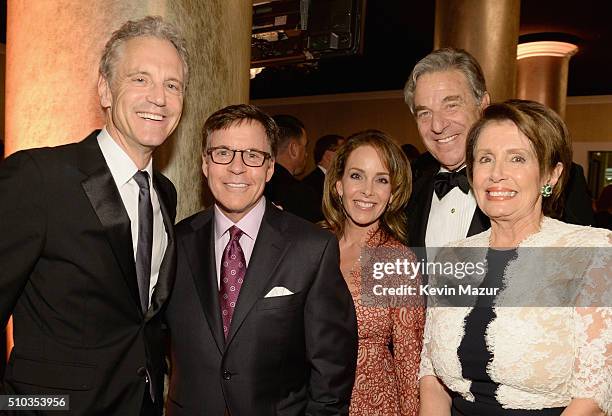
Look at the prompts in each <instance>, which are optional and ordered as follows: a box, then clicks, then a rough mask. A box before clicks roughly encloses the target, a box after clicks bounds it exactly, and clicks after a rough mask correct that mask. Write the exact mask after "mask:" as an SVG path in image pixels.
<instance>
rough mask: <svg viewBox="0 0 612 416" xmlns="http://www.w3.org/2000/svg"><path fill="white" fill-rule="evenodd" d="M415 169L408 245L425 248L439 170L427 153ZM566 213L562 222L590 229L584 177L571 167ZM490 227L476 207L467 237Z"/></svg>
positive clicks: (422, 156) (565, 199) (580, 170)
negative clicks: (417, 174)
mask: <svg viewBox="0 0 612 416" xmlns="http://www.w3.org/2000/svg"><path fill="white" fill-rule="evenodd" d="M415 165H416V166H418V172H419V176H417V177H415V178H414V179H413V184H412V197H411V198H410V201H409V202H408V205H407V206H406V217H407V218H408V242H409V245H410V246H411V247H424V246H425V233H426V231H427V221H428V220H429V211H430V209H431V199H432V197H433V194H434V187H433V184H434V176H435V175H436V173H438V171H439V170H440V164H439V163H438V161H437V160H435V159H434V158H433V157H432V156H431V154H430V153H424V154H423V155H421V156H420V157H419V158H418V159H417V161H416V162H415ZM563 198H564V202H565V209H564V211H563V215H562V217H561V220H562V221H564V222H568V223H571V224H580V225H592V224H593V221H594V219H593V211H592V209H591V205H590V204H591V198H590V196H589V193H588V190H587V185H586V180H585V179H584V173H583V171H582V168H581V167H580V165H576V164H575V163H572V166H571V168H570V177H569V181H568V183H567V186H566V189H565V192H564V194H563ZM490 226H491V221H490V220H489V218H488V217H487V216H486V215H485V214H484V213H483V212H482V211H481V210H480V208H478V207H476V211H475V212H474V216H473V217H472V222H471V224H470V228H469V230H468V234H467V236H466V237H469V236H472V235H474V234H478V233H481V232H483V231H485V230H487V229H488V228H489V227H490Z"/></svg>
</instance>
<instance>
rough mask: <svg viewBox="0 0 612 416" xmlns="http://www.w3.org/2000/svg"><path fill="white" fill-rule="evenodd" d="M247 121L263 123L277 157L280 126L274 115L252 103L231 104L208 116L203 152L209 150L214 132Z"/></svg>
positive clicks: (273, 153) (274, 155)
mask: <svg viewBox="0 0 612 416" xmlns="http://www.w3.org/2000/svg"><path fill="white" fill-rule="evenodd" d="M245 122H248V123H252V122H257V123H259V124H261V126H262V127H263V128H264V130H265V131H266V137H267V139H268V144H269V145H270V151H271V153H272V157H276V152H277V148H278V146H277V143H278V127H277V126H276V123H275V122H274V120H273V119H272V117H270V116H269V115H267V114H266V113H264V112H263V111H261V110H260V109H259V108H257V107H255V106H254V105H250V104H238V105H230V106H227V107H225V108H222V109H221V110H218V111H216V112H214V113H213V114H212V115H211V116H210V117H208V119H207V120H206V122H205V123H204V128H203V129H202V153H205V152H206V150H208V139H209V138H210V135H211V134H212V133H214V132H215V131H218V130H225V129H228V128H230V127H232V126H236V125H240V124H242V123H245Z"/></svg>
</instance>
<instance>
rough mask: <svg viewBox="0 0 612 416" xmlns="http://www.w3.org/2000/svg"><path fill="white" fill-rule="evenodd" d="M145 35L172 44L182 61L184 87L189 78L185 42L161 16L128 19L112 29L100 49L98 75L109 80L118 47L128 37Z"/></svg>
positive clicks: (187, 54)
mask: <svg viewBox="0 0 612 416" xmlns="http://www.w3.org/2000/svg"><path fill="white" fill-rule="evenodd" d="M146 36H149V37H154V38H158V39H162V40H167V41H168V42H170V43H171V44H172V45H173V46H174V48H175V49H176V52H177V53H178V55H179V57H180V58H181V61H182V63H183V76H184V80H183V83H184V85H183V88H186V87H187V83H188V80H189V53H188V52H187V43H186V42H185V39H184V38H183V36H182V35H181V33H180V32H179V30H178V29H177V28H176V26H174V25H173V24H171V23H168V22H165V21H164V19H162V18H161V16H146V17H143V18H142V19H139V20H128V21H127V22H125V23H124V24H123V25H122V26H121V27H120V28H119V29H117V30H116V31H114V32H113V34H112V36H111V38H110V39H109V40H108V42H106V45H105V46H104V51H102V57H101V59H100V67H99V71H100V75H102V77H104V79H106V80H107V81H109V82H110V81H111V80H112V78H113V71H114V67H115V63H116V61H117V58H118V53H117V51H118V50H119V47H120V46H121V45H123V44H124V43H125V42H127V41H128V40H130V39H134V38H137V37H146Z"/></svg>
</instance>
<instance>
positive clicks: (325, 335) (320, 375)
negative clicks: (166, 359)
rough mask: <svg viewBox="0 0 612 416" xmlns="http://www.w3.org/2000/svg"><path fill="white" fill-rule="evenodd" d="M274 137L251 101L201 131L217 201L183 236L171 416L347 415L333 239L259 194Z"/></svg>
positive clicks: (173, 326)
mask: <svg viewBox="0 0 612 416" xmlns="http://www.w3.org/2000/svg"><path fill="white" fill-rule="evenodd" d="M277 137H278V128H277V126H276V123H275V122H274V120H273V119H272V118H270V117H269V116H268V115H266V114H265V113H263V112H261V111H260V110H259V109H257V108H256V107H253V106H250V105H235V106H229V107H226V108H224V109H222V110H219V111H217V112H216V113H214V114H213V115H212V116H210V117H209V119H208V120H207V121H206V123H205V125H204V138H203V157H202V160H203V163H202V169H203V172H204V175H205V176H206V178H207V180H208V185H209V187H210V189H211V191H212V194H213V196H214V198H215V204H214V206H213V207H211V208H209V209H207V210H205V211H203V212H200V213H198V214H196V215H194V216H192V217H190V218H187V219H186V220H184V221H182V222H181V223H180V224H179V225H178V226H177V229H176V237H177V241H178V244H177V246H178V249H177V281H176V284H175V287H174V290H173V293H172V296H171V299H170V301H169V304H168V309H167V312H166V318H167V323H168V327H169V329H170V335H171V374H170V391H169V394H168V405H167V413H168V415H170V416H177V415H195V414H205V415H213V416H223V415H232V416H242V415H258V416H265V415H278V414H282V415H296V416H297V415H305V414H308V415H346V414H348V407H349V400H350V395H351V390H352V386H353V380H354V376H355V364H356V353H357V329H356V319H355V312H354V306H353V303H352V300H351V296H350V294H349V291H348V288H347V286H346V283H345V282H344V280H343V278H342V276H341V274H340V269H339V264H338V260H339V252H338V242H337V241H336V239H335V238H334V237H333V236H332V234H330V233H328V232H326V231H324V230H321V229H319V228H318V227H316V226H315V225H313V224H310V223H308V222H306V221H304V220H302V219H300V218H298V217H295V216H293V215H291V214H288V213H286V212H283V211H281V210H279V209H278V208H276V207H275V206H273V205H272V204H270V203H269V202H267V201H266V199H265V197H263V191H264V188H265V185H266V182H267V181H268V180H270V177H271V176H272V174H273V172H274V158H275V155H276V150H277Z"/></svg>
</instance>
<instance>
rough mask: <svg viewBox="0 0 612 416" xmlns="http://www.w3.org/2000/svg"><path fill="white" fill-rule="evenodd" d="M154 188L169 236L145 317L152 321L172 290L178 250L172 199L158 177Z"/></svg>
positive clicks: (154, 178)
mask: <svg viewBox="0 0 612 416" xmlns="http://www.w3.org/2000/svg"><path fill="white" fill-rule="evenodd" d="M153 187H154V188H155V192H156V193H157V199H158V200H159V206H160V209H161V214H162V218H163V220H164V228H165V229H166V234H167V236H168V245H167V247H166V251H165V252H164V258H163V259H162V262H161V265H160V267H159V275H158V278H157V284H156V285H155V291H154V292H153V296H152V298H151V306H150V307H149V310H148V311H147V313H146V315H145V320H149V319H151V317H153V316H155V314H156V313H157V312H158V311H159V310H160V308H161V307H162V305H163V304H164V302H165V301H166V299H168V296H169V295H170V290H171V289H172V284H173V282H174V275H175V271H176V248H175V244H176V243H175V239H174V216H173V215H172V214H171V213H170V210H169V208H168V204H169V203H172V202H171V201H170V198H168V197H167V196H166V193H165V192H164V189H163V187H162V186H161V185H160V181H159V180H158V179H157V175H156V174H154V175H153Z"/></svg>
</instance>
